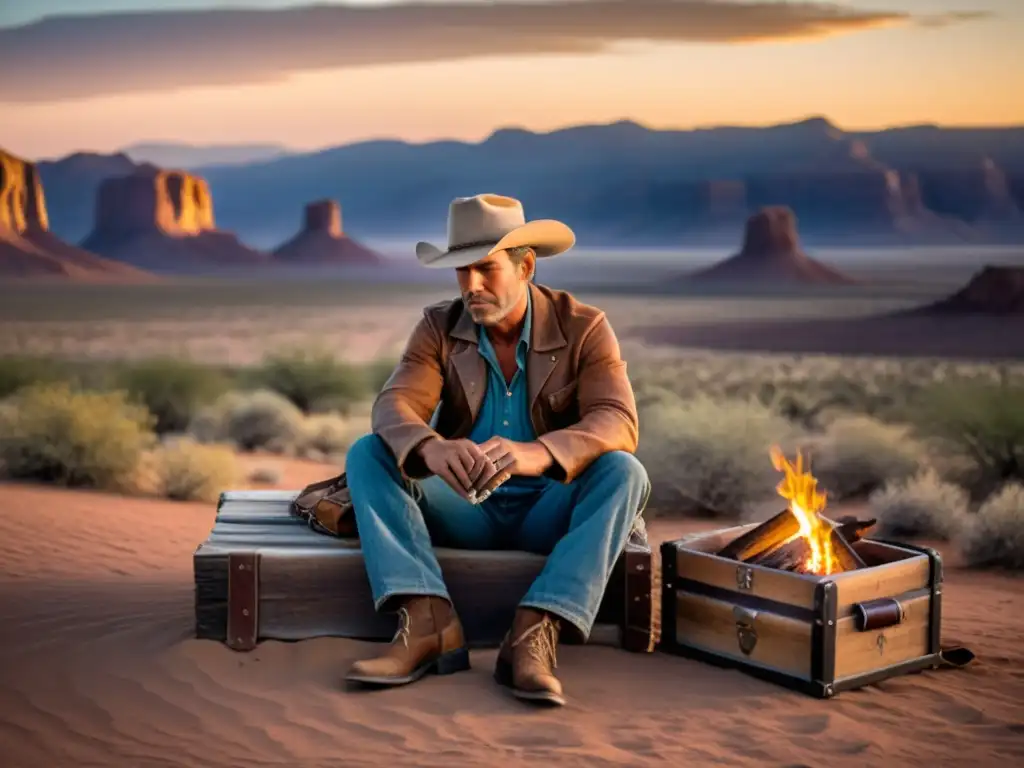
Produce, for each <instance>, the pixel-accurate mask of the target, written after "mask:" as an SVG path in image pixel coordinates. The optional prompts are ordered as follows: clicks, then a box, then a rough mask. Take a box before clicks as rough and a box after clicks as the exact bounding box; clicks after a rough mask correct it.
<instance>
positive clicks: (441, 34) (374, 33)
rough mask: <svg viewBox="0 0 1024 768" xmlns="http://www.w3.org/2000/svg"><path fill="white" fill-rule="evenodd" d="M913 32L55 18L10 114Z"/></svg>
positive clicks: (529, 20) (588, 12)
mask: <svg viewBox="0 0 1024 768" xmlns="http://www.w3.org/2000/svg"><path fill="white" fill-rule="evenodd" d="M967 15H971V14H967ZM947 16H951V15H950V14H947ZM912 21H913V18H912V17H910V16H908V15H907V14H904V13H898V12H884V11H863V10H856V9H853V8H850V7H846V6H842V5H838V4H835V3H816V2H807V3H788V2H787V3H777V2H771V1H770V0H762V1H760V2H722V1H721V0H582V1H581V0H540V1H539V2H538V0H533V1H532V2H514V3H513V2H509V3H484V4H466V3H459V2H457V0H453V1H452V2H439V3H432V4H429V5H423V4H403V5H384V6H365V5H363V6H354V7H353V6H338V5H321V6H310V7H302V8H287V9H275V10H205V11H178V12H171V11H165V12H152V13H113V14H103V15H94V16H65V17H53V18H47V19H42V20H41V21H39V22H36V23H33V24H28V25H25V26H21V27H13V28H7V29H0V72H2V73H4V74H3V76H0V101H4V102H20V103H28V102H47V101H56V100H61V99H73V98H88V97H91V96H98V95H108V94H118V93H129V92H146V91H161V90H172V89H179V88H189V87H195V86H213V85H241V84H250V83H261V82H271V81H275V80H280V79H282V78H284V77H287V76H288V75H289V74H291V73H294V72H300V71H309V70H317V69H327V68H338V67H359V66H369V65H378V64H394V63H412V62H433V61H446V60H447V61H451V60H458V59H468V58H475V57H481V56H500V55H505V56H509V55H529V54H551V53H598V52H600V51H602V50H605V49H607V48H608V46H610V45H611V44H613V43H617V42H636V41H655V42H701V43H747V42H761V41H771V40H783V39H801V38H804V39H807V38H817V37H822V36H826V35H833V34H840V33H851V32H856V31H859V30H865V29H871V28H875V27H881V26H891V25H896V24H907V23H910V22H912ZM952 21H953V19H950V20H949V23H952Z"/></svg>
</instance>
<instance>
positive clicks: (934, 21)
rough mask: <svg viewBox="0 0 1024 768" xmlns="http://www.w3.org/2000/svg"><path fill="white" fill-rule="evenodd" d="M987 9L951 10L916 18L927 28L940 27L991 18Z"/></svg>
mask: <svg viewBox="0 0 1024 768" xmlns="http://www.w3.org/2000/svg"><path fill="white" fill-rule="evenodd" d="M991 16H992V14H991V13H989V12H988V11H953V12H951V13H936V14H931V15H929V16H921V17H920V18H918V19H917V25H918V26H920V27H928V28H929V29H941V28H943V27H949V26H952V25H954V24H963V23H965V22H969V21H980V20H982V19H988V18H991Z"/></svg>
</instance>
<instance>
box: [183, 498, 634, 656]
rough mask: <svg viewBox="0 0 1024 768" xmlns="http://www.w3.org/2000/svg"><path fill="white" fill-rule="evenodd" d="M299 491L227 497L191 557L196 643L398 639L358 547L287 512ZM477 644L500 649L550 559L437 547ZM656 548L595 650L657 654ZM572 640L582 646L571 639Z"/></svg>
mask: <svg viewBox="0 0 1024 768" xmlns="http://www.w3.org/2000/svg"><path fill="white" fill-rule="evenodd" d="M297 494H298V491H297V490H296V491H231V492H226V493H224V494H222V496H221V499H220V502H219V504H218V507H217V517H216V520H215V522H214V526H213V530H212V532H211V533H210V536H209V538H208V539H207V540H206V541H205V542H203V543H202V544H201V545H200V546H199V547H198V549H197V550H196V552H195V554H194V556H193V570H194V573H195V585H196V586H195V614H196V636H197V637H200V638H207V639H215V640H221V641H224V642H226V643H227V645H228V646H230V647H231V648H234V649H236V650H250V649H252V648H254V647H255V646H256V644H257V643H258V642H259V641H260V640H263V639H271V638H272V639H276V640H302V639H306V638H311V637H322V636H334V637H351V638H358V639H364V640H391V638H392V637H393V635H394V633H395V629H396V624H395V617H394V616H393V615H389V614H378V613H377V612H376V611H375V610H374V608H373V600H372V597H371V595H370V584H369V580H368V578H367V576H366V570H365V566H364V564H363V555H362V551H361V550H360V548H359V542H358V540H354V539H353V540H349V539H337V538H333V537H330V536H325V535H323V534H320V533H316V532H314V531H312V530H310V529H309V528H308V527H307V526H306V525H305V523H304V522H302V521H301V520H299V519H297V518H295V517H293V516H292V515H290V514H289V511H288V505H289V503H290V502H291V500H292V499H293V498H295V496H296V495H297ZM436 552H437V556H438V560H439V562H440V564H441V570H442V571H443V572H444V576H445V582H446V583H447V585H448V589H449V591H450V593H451V595H452V599H453V601H454V603H455V605H456V607H457V609H458V611H459V617H460V619H461V620H462V623H463V625H464V628H465V631H466V635H467V639H468V641H469V643H470V645H471V646H473V647H488V646H492V647H493V646H497V645H498V644H499V643H500V642H501V639H502V637H503V636H504V634H505V632H506V631H507V630H508V628H509V626H510V624H511V621H512V617H513V614H514V612H515V608H516V605H517V603H518V602H519V600H520V599H521V598H522V596H523V595H524V594H525V593H526V591H527V589H528V588H529V586H530V584H531V583H532V582H533V580H534V578H536V576H537V575H538V574H539V573H540V570H541V568H542V567H543V566H544V562H545V558H544V557H541V556H539V555H533V554H529V553H526V552H517V551H486V552H485V551H476V550H459V549H444V548H438V549H437V550H436ZM651 593H652V571H651V549H650V547H649V546H648V544H647V542H646V539H645V537H643V536H634V537H633V538H632V539H631V540H630V542H629V543H628V544H627V546H626V549H625V551H624V552H623V554H622V556H621V557H620V558H619V560H618V562H617V563H616V565H615V570H614V572H613V573H612V577H611V579H610V580H609V583H608V586H607V589H606V591H605V595H604V599H603V601H602V603H601V608H600V611H599V613H598V616H597V622H596V623H595V626H594V628H593V631H592V633H591V636H590V642H591V643H595V644H601V645H612V646H616V647H622V648H625V649H627V650H630V651H635V652H640V653H646V652H649V651H651V650H653V639H652V614H651ZM564 639H565V640H566V641H568V642H573V640H574V639H575V638H573V637H571V636H569V634H568V633H564Z"/></svg>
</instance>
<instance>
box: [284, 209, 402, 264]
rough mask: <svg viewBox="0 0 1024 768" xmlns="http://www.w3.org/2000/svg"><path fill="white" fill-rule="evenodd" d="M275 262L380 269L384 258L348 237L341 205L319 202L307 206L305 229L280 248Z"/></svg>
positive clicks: (303, 226)
mask: <svg viewBox="0 0 1024 768" xmlns="http://www.w3.org/2000/svg"><path fill="white" fill-rule="evenodd" d="M273 257H274V260H275V261H276V262H278V263H281V264H288V265H295V266H298V265H322V266H327V265H335V264H336V265H352V266H377V265H380V264H383V263H384V259H383V257H382V256H381V255H380V254H378V253H376V252H375V251H372V250H370V249H369V248H367V247H366V246H364V245H362V244H361V243H359V242H357V241H355V240H353V239H352V238H350V237H348V236H347V235H346V234H345V233H344V231H343V230H342V227H341V206H340V205H339V204H338V202H337V201H335V200H317V201H316V202H312V203H309V204H308V205H307V206H306V209H305V214H304V217H303V225H302V230H301V231H300V232H299V233H298V234H297V235H295V237H293V238H292V239H291V240H289V241H288V242H286V243H284V244H283V245H280V246H278V248H277V249H276V250H274V252H273Z"/></svg>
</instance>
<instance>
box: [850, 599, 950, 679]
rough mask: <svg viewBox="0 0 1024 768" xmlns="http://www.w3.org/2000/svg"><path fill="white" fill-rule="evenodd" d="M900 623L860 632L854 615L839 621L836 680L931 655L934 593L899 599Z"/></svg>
mask: <svg viewBox="0 0 1024 768" xmlns="http://www.w3.org/2000/svg"><path fill="white" fill-rule="evenodd" d="M900 603H901V604H902V605H903V609H904V611H905V616H904V619H903V622H902V623H901V624H897V625H895V626H892V627H885V628H884V629H877V630H872V631H868V632H858V631H857V627H856V626H855V624H854V618H853V616H847V617H845V618H842V619H839V621H838V622H837V623H836V668H835V671H836V679H837V680H839V679H842V678H844V677H852V676H854V675H859V674H862V673H864V672H871V671H873V670H876V669H882V668H885V667H890V666H893V665H895V664H899V663H901V662H904V661H910V660H911V659H916V658H919V657H921V656H925V655H927V654H928V629H929V617H930V609H931V594H930V593H929V594H924V595H919V596H917V597H914V598H911V599H909V600H900Z"/></svg>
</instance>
